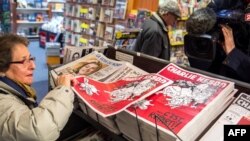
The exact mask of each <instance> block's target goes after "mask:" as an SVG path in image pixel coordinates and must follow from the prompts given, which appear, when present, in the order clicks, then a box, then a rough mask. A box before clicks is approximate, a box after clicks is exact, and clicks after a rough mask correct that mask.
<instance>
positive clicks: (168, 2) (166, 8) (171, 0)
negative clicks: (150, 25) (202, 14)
mask: <svg viewBox="0 0 250 141" xmlns="http://www.w3.org/2000/svg"><path fill="white" fill-rule="evenodd" d="M168 12H170V13H172V14H174V15H176V16H178V17H180V16H181V12H180V9H179V6H178V3H177V0H164V1H163V2H161V3H159V7H158V13H159V14H160V15H164V14H167V13H168Z"/></svg>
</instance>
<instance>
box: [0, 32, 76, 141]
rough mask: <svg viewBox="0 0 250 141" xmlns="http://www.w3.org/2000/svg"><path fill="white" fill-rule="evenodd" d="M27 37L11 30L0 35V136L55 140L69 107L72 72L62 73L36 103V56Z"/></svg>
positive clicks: (26, 140)
mask: <svg viewBox="0 0 250 141" xmlns="http://www.w3.org/2000/svg"><path fill="white" fill-rule="evenodd" d="M27 46H28V40H27V39H26V38H24V37H20V36H18V35H14V34H5V35H2V36H0V107H1V108H0V115H1V117H0V126H1V128H0V140H1V141H12V140H13V141H14V140H20V141H32V140H36V141H52V140H56V139H57V138H58V137H59V135H60V131H61V130H62V129H63V128H64V126H65V124H66V123H67V121H68V119H69V117H70V115H71V113H72V111H73V101H74V93H73V91H72V90H71V88H70V86H71V82H72V78H73V77H72V75H61V76H59V77H58V79H57V85H58V86H57V87H56V88H55V89H54V90H51V91H50V92H49V93H48V94H47V95H46V96H45V97H44V98H43V100H42V101H41V102H40V104H38V103H37V102H36V92H35V91H34V89H33V88H32V87H31V84H32V82H33V73H34V69H35V67H36V66H35V58H34V57H32V56H31V54H30V52H29V50H28V47H27Z"/></svg>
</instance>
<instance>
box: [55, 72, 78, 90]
mask: <svg viewBox="0 0 250 141" xmlns="http://www.w3.org/2000/svg"><path fill="white" fill-rule="evenodd" d="M73 80H74V76H73V75H72V74H63V75H59V76H58V78H57V85H64V86H68V87H70V86H71V81H73ZM73 82H74V81H73Z"/></svg>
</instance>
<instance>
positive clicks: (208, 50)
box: [184, 10, 249, 62]
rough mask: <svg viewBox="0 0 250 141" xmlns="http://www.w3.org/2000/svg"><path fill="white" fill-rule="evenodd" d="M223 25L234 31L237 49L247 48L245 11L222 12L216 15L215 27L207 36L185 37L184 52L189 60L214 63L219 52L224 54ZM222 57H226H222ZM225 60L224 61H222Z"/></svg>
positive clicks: (188, 35) (193, 35) (190, 35)
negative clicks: (222, 45)
mask: <svg viewBox="0 0 250 141" xmlns="http://www.w3.org/2000/svg"><path fill="white" fill-rule="evenodd" d="M221 24H226V25H228V26H230V27H231V28H232V29H233V33H234V39H235V44H236V47H239V48H242V50H244V48H247V46H248V42H249V41H248V40H249V39H247V37H248V36H247V35H245V33H246V34H248V31H247V30H246V29H245V25H244V24H245V22H244V11H242V10H221V11H219V12H218V13H216V23H215V25H214V27H213V28H212V29H211V30H209V31H207V32H206V33H205V34H190V33H188V34H187V35H185V36H184V50H185V54H186V55H187V57H188V58H192V59H196V60H201V61H204V62H212V61H214V60H215V58H216V55H217V54H218V51H220V53H219V55H222V52H223V53H224V51H223V49H222V47H221V44H220V43H222V42H224V36H223V33H222V30H221V26H220V25H221ZM201 26H202V25H201ZM222 56H225V54H224V55H222ZM222 60H223V59H222Z"/></svg>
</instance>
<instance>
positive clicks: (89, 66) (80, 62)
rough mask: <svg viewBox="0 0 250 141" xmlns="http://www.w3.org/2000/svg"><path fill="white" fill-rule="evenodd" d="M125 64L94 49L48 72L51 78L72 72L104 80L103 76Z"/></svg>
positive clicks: (76, 74)
mask: <svg viewBox="0 0 250 141" xmlns="http://www.w3.org/2000/svg"><path fill="white" fill-rule="evenodd" d="M125 65H126V62H122V61H115V60H111V59H109V58H107V57H106V56H104V55H103V54H102V53H98V52H97V51H94V52H92V53H90V54H88V55H86V56H84V57H82V58H80V59H77V60H75V61H72V62H70V63H68V64H65V65H63V66H60V67H58V68H56V69H53V70H51V72H50V74H51V76H52V78H53V80H55V79H56V78H57V77H58V75H61V74H73V75H75V76H88V77H89V78H92V79H94V80H102V81H104V80H105V78H108V76H110V75H112V74H114V73H115V72H116V71H118V70H119V69H122V68H124V66H125Z"/></svg>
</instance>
